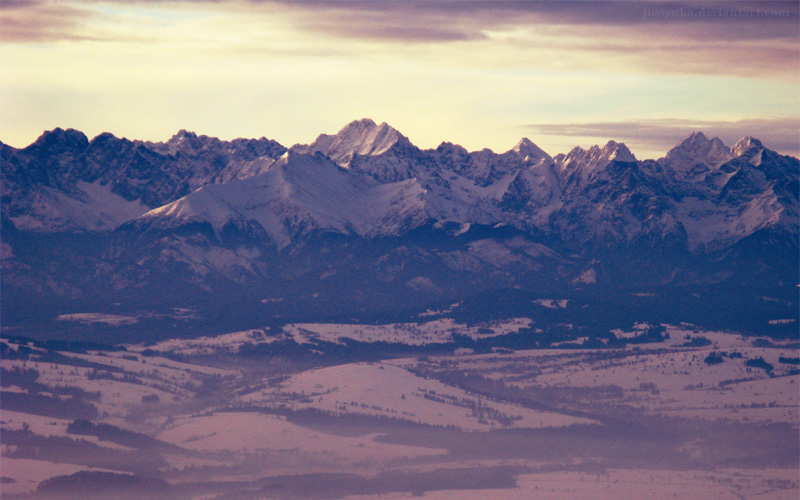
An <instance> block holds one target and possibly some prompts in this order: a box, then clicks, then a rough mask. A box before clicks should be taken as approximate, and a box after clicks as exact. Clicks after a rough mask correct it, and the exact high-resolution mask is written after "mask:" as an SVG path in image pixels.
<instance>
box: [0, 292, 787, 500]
mask: <svg viewBox="0 0 800 500" xmlns="http://www.w3.org/2000/svg"><path fill="white" fill-rule="evenodd" d="M539 305H540V306H542V307H545V308H559V307H567V304H566V303H561V301H560V299H553V300H546V301H543V302H542V303H541V304H539ZM455 306H456V305H454V306H453V307H455ZM533 326H534V325H533V324H532V322H531V320H529V319H526V318H516V319H510V320H506V321H497V322H493V323H485V324H481V325H474V326H470V327H467V326H466V325H462V324H459V323H456V322H454V321H453V320H451V319H436V320H432V321H427V322H421V323H399V324H388V325H345V324H342V325H333V324H289V325H286V326H285V327H284V328H283V329H282V330H274V331H273V330H267V329H257V330H247V331H240V332H233V333H230V334H227V335H223V336H216V337H206V338H199V339H191V340H165V341H163V342H160V343H158V344H156V345H150V346H145V345H136V346H127V349H126V350H120V351H88V352H66V351H65V352H58V353H53V352H48V351H46V350H45V349H43V348H39V347H36V346H35V345H32V344H31V345H24V344H19V343H15V342H10V341H8V340H6V339H0V343H2V344H3V345H4V346H5V347H4V349H5V352H6V353H8V356H7V358H3V359H2V361H1V362H0V364H1V365H2V368H3V370H4V377H10V378H8V379H4V380H5V381H4V382H3V391H4V393H5V395H6V396H5V397H6V398H7V399H5V401H6V403H3V401H0V427H2V431H3V433H4V439H3V441H4V442H3V443H2V446H1V448H2V462H0V465H1V467H0V475H2V476H3V478H5V479H3V481H4V482H3V483H2V484H1V485H0V486H1V487H2V491H3V498H5V497H6V496H8V495H14V494H16V493H23V492H28V491H33V490H35V489H36V487H37V485H38V483H39V482H40V481H42V480H43V479H46V478H48V477H52V476H55V475H64V474H71V473H74V472H77V471H80V470H94V469H92V468H93V467H98V464H97V463H95V462H92V460H93V459H92V458H91V457H92V456H94V454H97V453H104V454H107V458H104V459H103V460H105V462H104V463H103V465H102V466H103V467H106V466H107V467H108V468H109V469H110V470H113V471H116V472H119V473H130V472H131V471H132V470H134V469H135V466H132V465H131V463H130V460H131V458H130V457H148V458H147V460H151V461H152V462H153V463H154V464H157V465H155V467H157V469H158V471H159V472H158V474H160V477H163V478H164V479H165V480H167V481H169V482H171V483H173V484H176V485H191V484H195V482H203V481H206V482H207V481H216V482H220V484H227V483H225V482H226V481H230V482H231V483H230V484H231V485H232V486H230V488H233V489H236V488H239V487H240V486H233V485H239V484H240V483H241V484H245V483H247V482H248V481H252V482H253V483H252V486H249V487H245V486H241V487H243V488H245V489H247V488H254V491H256V490H258V488H259V487H260V486H258V484H261V483H258V481H260V480H261V479H262V478H265V477H283V476H281V475H286V477H291V476H292V475H293V474H298V473H302V474H322V476H320V477H321V478H322V479H320V480H321V481H323V480H327V479H325V478H326V477H328V476H325V474H330V473H337V474H350V475H351V476H348V477H362V476H363V477H364V478H367V479H369V478H380V477H382V476H381V474H383V473H385V472H386V471H394V472H397V473H398V474H400V475H401V476H398V477H405V478H408V477H411V478H412V479H413V477H416V476H414V475H413V474H422V476H421V477H427V476H424V474H428V473H433V472H431V471H436V470H439V469H442V468H445V469H450V468H453V469H458V468H461V469H464V468H466V469H465V470H467V471H469V470H470V469H469V468H474V469H475V470H476V471H477V470H489V469H491V468H492V467H501V468H502V467H505V466H514V467H518V468H519V469H518V471H517V472H514V473H513V477H514V478H516V479H515V484H516V487H503V488H498V487H496V486H492V485H491V484H492V483H491V481H489V482H487V483H486V486H485V488H487V489H470V488H472V487H475V485H473V486H471V487H470V488H467V489H459V488H455V489H440V490H437V489H436V488H434V489H433V490H430V489H429V490H428V491H420V492H416V493H419V494H421V495H422V497H423V498H429V499H434V500H449V499H465V500H470V499H486V498H491V499H499V500H503V499H507V500H517V499H529V498H543V499H548V498H550V499H562V498H587V499H596V500H606V499H612V498H613V499H616V498H640V497H648V498H654V499H660V498H664V499H671V498H692V499H715V500H716V499H727V498H730V499H738V498H748V499H750V498H754V499H763V500H778V499H788V498H797V497H798V493H800V488H799V487H798V465H797V462H798V460H797V456H798V453H796V452H797V451H798V449H799V448H800V443H798V442H797V436H798V428H800V375H798V368H800V366H799V365H798V362H800V360H798V350H797V348H796V345H792V343H791V342H790V341H783V342H781V341H776V340H769V339H755V338H752V337H743V336H741V335H738V334H732V333H726V332H712V331H701V330H699V329H697V328H695V327H693V326H691V325H679V326H675V325H662V328H663V332H664V333H665V334H666V337H665V338H664V340H662V341H661V342H647V343H642V340H643V339H645V337H646V336H647V335H648V332H651V331H652V329H653V328H657V327H655V326H653V325H647V324H637V325H635V326H634V327H633V328H631V329H630V330H625V331H623V330H615V331H614V332H613V333H614V335H615V337H616V338H617V339H623V340H624V341H626V342H628V344H627V345H624V344H618V345H617V347H615V348H605V349H595V348H580V345H579V344H581V340H580V339H579V340H577V341H576V340H572V341H569V342H567V343H565V344H564V346H565V348H563V349H559V348H556V347H551V348H548V349H537V350H518V351H511V350H508V349H503V350H502V351H501V352H492V353H480V354H476V353H473V352H470V351H469V350H459V351H458V352H453V351H449V352H450V354H446V355H445V354H441V353H445V352H448V350H447V349H442V350H439V351H437V352H438V353H439V354H436V355H433V354H432V355H426V356H420V357H405V358H395V359H382V360H376V361H346V362H345V361H335V360H334V361H331V360H329V359H327V358H325V356H324V355H323V354H320V353H315V352H316V351H315V349H317V348H320V349H324V346H325V345H326V344H330V343H334V344H343V343H345V342H346V339H350V340H353V341H358V342H363V343H376V342H385V343H387V344H390V343H406V344H408V345H409V346H410V347H409V348H411V347H413V346H417V347H426V348H427V347H430V346H435V345H436V344H439V343H447V342H450V341H451V340H452V339H453V337H454V336H461V335H463V336H468V337H471V338H476V339H477V338H482V337H492V336H499V335H504V334H506V333H510V332H517V331H519V330H520V329H526V331H532V332H534V334H536V330H535V329H533ZM659 331H661V330H659ZM292 340H293V341H294V342H295V343H296V344H295V345H296V346H299V347H303V348H307V349H309V350H310V352H311V353H312V354H311V355H310V357H308V358H306V359H304V360H302V361H297V362H296V363H295V362H293V361H291V360H290V359H287V358H282V357H275V358H271V357H265V358H255V359H253V358H248V359H247V360H246V362H244V361H243V362H237V361H236V360H237V359H238V358H237V356H238V355H239V354H238V352H239V349H240V348H241V347H242V346H246V345H250V346H255V345H259V344H271V343H275V342H278V341H279V342H280V343H284V344H286V343H289V344H291V343H292V342H291V341H292ZM650 340H652V338H650ZM275 345H279V344H275ZM593 345H595V346H596V345H597V344H593ZM566 347H568V348H566ZM217 355H222V356H220V357H216V356H217ZM181 356H182V357H183V358H181ZM203 360H206V361H208V360H224V363H223V362H222V361H220V364H219V366H207V365H205V364H203V363H202V361H203ZM237 363H238V364H237ZM12 381H13V383H12ZM26 397H30V398H32V399H31V401H30V402H29V403H25V398H26ZM37 398H38V399H37ZM9 401H10V402H11V403H13V405H14V406H13V407H8V404H10V403H9ZM76 401H77V402H81V403H80V405H83V406H80V405H78V406H76ZM76 408H77V409H76ZM87 408H89V409H92V410H96V411H95V413H94V414H93V415H94V416H91V417H89V418H90V419H91V420H92V421H93V422H95V423H97V424H107V425H110V426H111V427H105V428H102V429H105V430H104V432H105V433H106V434H104V435H103V437H102V438H101V437H99V436H95V435H84V434H81V435H76V434H70V433H67V432H66V430H67V426H68V425H70V424H71V423H73V421H74V420H75V418H77V417H76V416H75V415H76V414H75V412H76V411H78V410H80V411H83V412H85V411H88V410H87ZM62 411H64V412H66V411H69V412H72V413H69V415H72V416H63V417H62V416H59V415H60V414H59V412H62ZM65 415H66V414H65ZM620 422H622V423H620ZM615 426H621V427H615ZM665 426H666V427H665ZM629 428H634V429H640V430H641V429H650V430H648V431H647V433H645V434H644V435H637V436H636V437H631V438H629V437H628V436H627V434H628V429H629ZM661 428H665V429H666V430H665V432H667V434H668V435H669V436H670V438H669V440H667V441H664V440H662V438H661V437H659V432H660V429H661ZM606 429H607V430H606ZM128 431H133V432H134V434H125V432H128ZM648 433H652V437H651V436H650V435H649V434H648ZM715 433H716V434H715ZM726 433H730V434H726ZM712 434H713V435H712ZM114 436H116V437H114ZM148 436H149V437H148ZM148 439H150V440H151V441H148ZM606 440H607V441H606ZM70 443H72V444H70ZM765 447H766V448H765ZM662 448H663V454H658V453H657V454H655V455H652V454H651V451H649V450H653V449H657V450H661V449H662ZM620 450H621V451H620ZM662 455H663V456H662ZM51 456H52V457H56V456H58V459H55V458H51ZM626 457H632V458H630V459H628V458H626ZM637 457H638V458H637ZM764 457H769V460H768V461H765V460H766V459H765V458H764ZM48 459H52V460H54V461H55V460H57V461H58V462H60V463H55V462H50V461H48ZM133 460H134V462H135V460H138V459H136V458H134V459H133ZM620 460H623V461H625V460H628V462H625V463H626V464H627V465H625V464H621V462H619V461H620ZM106 464H107V465H106ZM587 464H588V465H587ZM621 465H625V466H621ZM734 466H735V467H738V468H737V469H733V468H732V467H734ZM132 467H133V469H132ZM487 468H488V469H487ZM151 473H152V472H151ZM353 474H355V475H356V476H352V475H353ZM403 474H405V475H406V476H403ZM465 474H469V472H465ZM369 480H372V479H369ZM406 480H410V479H406ZM275 481H280V480H279V479H276V480H275ZM348 481H355V482H353V483H352V484H356V485H357V484H359V483H358V481H357V480H354V479H348ZM376 481H377V479H376ZM243 482H244V483H243ZM247 484H251V483H247ZM343 484H351V483H348V482H347V481H345V483H343ZM376 484H377V483H376ZM380 485H381V488H383V490H381V491H384V493H382V494H381V495H380V496H375V495H373V496H369V495H366V496H364V495H362V496H358V495H355V494H353V495H350V496H348V497H347V498H351V499H353V500H355V499H362V500H366V499H368V498H369V499H371V498H405V497H408V496H410V495H411V494H412V492H411V491H406V490H404V489H403V488H405V487H400V486H398V487H397V489H392V488H393V487H392V482H391V481H389V482H388V483H387V482H383V483H380ZM187 487H188V486H187ZM477 487H478V488H482V487H483V486H480V484H478V485H477ZM353 488H356V486H353ZM447 488H450V486H447ZM223 490H224V488H223ZM423 490H424V489H423ZM193 491H201V489H197V490H193ZM220 491H222V490H220ZM231 491H233V490H231ZM343 491H345V493H343V496H346V491H349V490H343ZM353 491H356V490H353ZM287 495H289V493H287ZM292 495H295V493H292ZM10 498H13V497H10ZM193 498H196V499H197V500H200V499H201V498H203V499H207V500H212V499H214V498H215V497H214V495H211V494H207V493H202V494H201V493H198V494H197V495H195V496H193ZM253 498H254V499H255V498H261V497H257V496H256V497H253ZM281 498H282V497H281ZM287 498H288V497H287ZM293 498H305V497H303V494H300V493H297V494H296V496H295V497H293Z"/></svg>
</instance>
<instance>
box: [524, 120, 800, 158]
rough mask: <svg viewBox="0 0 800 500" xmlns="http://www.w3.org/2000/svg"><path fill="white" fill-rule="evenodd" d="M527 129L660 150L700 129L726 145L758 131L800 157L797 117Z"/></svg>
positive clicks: (771, 145)
mask: <svg viewBox="0 0 800 500" xmlns="http://www.w3.org/2000/svg"><path fill="white" fill-rule="evenodd" d="M523 128H524V129H525V130H526V131H528V132H529V133H533V134H538V135H544V136H555V137H571V138H575V137H581V138H589V139H593V140H595V141H597V142H605V141H607V140H609V139H616V140H620V141H622V142H625V143H626V144H627V145H628V146H630V147H631V148H633V150H634V153H635V151H636V150H637V149H639V150H646V151H663V152H664V153H666V152H667V151H668V150H669V149H670V148H672V147H673V146H675V145H676V144H678V143H679V142H680V141H681V140H683V139H685V138H686V137H687V136H689V134H691V133H692V132H696V131H701V132H703V133H705V134H706V135H708V136H709V137H715V136H716V137H720V138H721V139H722V140H723V142H725V144H727V145H728V146H731V145H733V144H734V143H735V142H736V141H737V140H738V139H740V138H742V137H744V136H747V135H758V139H760V140H761V141H762V142H763V143H764V145H765V146H766V147H768V148H770V149H773V150H776V151H778V152H780V153H782V154H789V155H792V156H795V157H800V122H798V120H797V119H796V118H791V117H778V118H752V119H744V120H732V121H725V120H686V119H675V118H666V119H655V120H630V121H614V122H593V123H549V124H527V125H524V126H523Z"/></svg>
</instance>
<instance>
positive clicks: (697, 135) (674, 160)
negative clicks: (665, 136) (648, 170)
mask: <svg viewBox="0 0 800 500" xmlns="http://www.w3.org/2000/svg"><path fill="white" fill-rule="evenodd" d="M730 158H731V150H730V149H729V148H728V147H727V146H725V144H724V143H723V142H722V141H721V140H720V139H719V138H718V137H714V138H713V139H709V138H708V137H706V135H705V134H704V133H703V132H699V131H697V132H692V134H691V135H689V137H687V138H686V139H684V140H683V141H681V142H680V143H679V144H678V145H677V146H675V147H674V148H672V149H670V150H669V152H668V153H667V155H666V157H665V160H666V163H667V164H668V166H669V167H670V169H671V170H672V171H673V172H675V173H676V174H678V175H685V174H687V173H688V172H690V171H696V170H697V167H698V166H700V167H702V169H708V168H712V167H715V166H717V165H720V164H722V163H724V162H725V161H727V160H729V159H730Z"/></svg>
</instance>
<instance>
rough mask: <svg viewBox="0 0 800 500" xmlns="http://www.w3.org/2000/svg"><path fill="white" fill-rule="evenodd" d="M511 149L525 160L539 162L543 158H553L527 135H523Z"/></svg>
mask: <svg viewBox="0 0 800 500" xmlns="http://www.w3.org/2000/svg"><path fill="white" fill-rule="evenodd" d="M511 151H513V152H515V153H517V154H518V155H519V156H520V157H522V158H523V159H524V160H526V161H529V162H533V163H538V162H540V161H542V160H547V161H550V160H551V159H552V158H551V157H550V155H549V154H547V153H546V152H545V151H544V150H542V148H540V147H539V146H537V145H536V144H534V143H533V141H531V140H530V139H528V138H527V137H523V138H522V139H520V141H519V142H518V143H517V145H516V146H514V147H513V148H511Z"/></svg>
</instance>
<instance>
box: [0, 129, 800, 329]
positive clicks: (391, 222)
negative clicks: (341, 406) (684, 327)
mask: <svg viewBox="0 0 800 500" xmlns="http://www.w3.org/2000/svg"><path fill="white" fill-rule="evenodd" d="M0 161H2V176H3V182H2V200H1V201H2V231H3V234H2V257H3V260H2V271H3V272H2V306H3V314H4V317H5V318H6V319H5V321H4V323H5V325H4V326H8V325H9V322H10V323H11V325H12V326H13V325H17V326H20V325H24V324H30V321H31V314H33V313H32V311H36V310H40V309H41V310H47V311H50V312H49V313H48V314H50V315H52V314H56V313H57V312H63V311H68V310H75V308H79V307H80V308H86V307H93V308H94V309H104V308H105V309H109V308H112V309H113V305H114V304H117V305H119V304H126V305H128V306H129V307H138V308H151V309H152V308H154V307H161V308H173V309H174V308H178V307H187V306H191V307H193V308H195V309H197V308H201V309H202V308H203V307H210V306H209V305H210V304H211V305H216V306H218V307H220V308H222V307H223V305H224V307H225V308H226V310H229V309H231V308H233V309H237V308H238V309H239V310H240V311H243V310H245V309H246V310H248V311H251V312H252V311H255V310H257V311H258V314H257V316H258V317H259V318H260V319H259V320H263V318H264V317H266V316H270V317H278V316H283V315H287V314H289V315H295V316H296V315H300V314H309V315H314V314H321V315H325V314H334V313H336V314H343V315H346V316H347V315H350V316H352V315H357V314H360V313H361V314H366V312H367V311H378V310H381V311H390V310H399V309H403V310H405V309H412V310H416V309H420V308H422V309H424V308H426V307H428V306H430V305H432V304H438V303H442V304H445V303H449V302H453V301H457V300H462V299H465V298H469V297H479V296H482V297H496V296H498V295H497V292H499V291H513V290H517V291H519V293H520V294H525V293H533V294H541V293H550V294H553V293H556V294H560V295H562V296H566V295H570V294H584V295H586V296H591V297H609V296H618V297H620V301H619V304H622V305H624V304H625V303H626V301H627V299H623V298H622V297H627V296H628V295H630V294H638V295H637V296H654V295H655V296H660V297H662V298H663V297H673V298H676V300H677V301H678V302H677V303H680V304H686V303H689V302H687V301H690V302H691V301H692V300H694V299H689V298H688V297H692V296H694V295H696V296H698V297H700V296H701V295H702V296H703V297H704V298H699V299H697V300H694V302H693V303H696V304H700V306H698V307H699V308H700V309H703V310H705V309H707V308H709V307H711V308H714V307H717V306H719V310H718V311H717V312H713V311H705V312H703V313H699V314H700V316H702V317H722V316H725V314H727V313H725V312H723V311H728V310H729V309H730V308H734V309H737V308H738V310H740V314H739V316H737V315H736V314H734V315H733V316H735V317H745V316H746V314H750V316H753V315H756V313H755V312H754V311H755V310H756V309H757V310H758V311H762V310H763V309H764V307H766V308H767V309H768V310H769V314H778V313H781V314H784V315H787V314H789V315H791V316H787V317H792V318H793V317H795V316H796V315H797V290H796V285H797V277H798V248H799V247H798V233H799V232H800V231H799V230H798V228H799V227H800V204H799V203H798V192H799V191H800V184H799V182H800V161H798V159H796V158H792V157H788V156H783V155H780V154H778V153H776V152H775V151H772V150H770V149H768V148H766V147H765V146H764V145H763V144H762V143H761V142H760V141H759V140H758V139H755V138H753V137H744V138H742V139H740V140H739V141H738V142H736V144H734V145H733V146H732V147H728V146H726V145H725V144H723V142H722V141H721V140H720V139H718V138H711V139H709V138H708V137H706V136H705V135H704V134H703V133H701V132H695V133H692V134H691V135H690V136H689V137H687V138H686V139H685V140H683V141H682V142H681V143H679V144H678V145H676V146H675V147H674V148H673V149H671V150H670V151H669V152H668V153H667V154H666V156H665V157H664V158H661V159H658V160H644V161H641V160H637V158H636V157H635V156H634V154H633V153H632V152H631V151H630V150H629V149H628V148H627V147H626V146H625V145H624V144H622V143H618V142H615V141H609V142H608V143H607V144H605V145H604V146H593V147H591V148H589V149H583V148H580V147H576V148H574V149H573V150H571V151H569V152H568V153H566V154H558V155H555V156H550V155H549V154H548V153H546V152H544V151H543V150H542V149H540V148H539V147H538V146H536V145H535V144H534V143H533V142H531V141H530V140H529V139H527V138H524V139H522V140H520V142H519V143H518V144H517V145H516V146H514V147H513V148H512V149H510V150H509V151H506V152H504V153H495V152H493V151H491V150H488V149H484V150H481V151H473V152H469V151H467V150H466V149H465V148H463V147H461V146H459V145H456V144H452V143H446V142H445V143H442V144H441V145H439V146H438V147H437V148H435V149H428V150H423V149H420V148H418V147H416V146H415V145H414V144H412V143H411V141H410V140H409V139H408V138H406V137H405V136H403V135H402V134H401V133H400V132H398V131H397V130H395V129H394V128H392V127H390V126H389V125H387V124H385V123H381V124H376V123H375V122H374V121H372V120H369V119H362V120H358V121H354V122H352V123H350V124H348V125H347V126H345V127H344V128H343V129H342V130H340V131H339V132H338V133H337V134H335V135H325V134H323V135H320V136H319V137H318V138H317V139H316V140H315V141H314V142H313V143H311V144H307V145H295V146H292V147H289V148H287V147H285V146H282V145H281V144H278V143H277V142H275V141H273V140H269V139H266V138H261V139H236V140H234V141H230V142H228V141H222V140H219V139H216V138H212V137H207V136H198V135H196V134H194V133H192V132H187V131H185V130H182V131H180V132H178V133H177V134H176V135H175V136H173V137H172V138H171V139H169V140H168V141H166V142H163V143H153V142H143V141H130V140H128V139H123V138H117V137H115V136H113V135H111V134H108V133H104V134H101V135H99V136H97V137H95V138H94V139H92V140H89V139H88V138H87V137H86V136H85V135H84V134H83V133H81V132H79V131H76V130H72V129H69V130H62V129H55V130H52V131H49V132H45V133H44V134H43V135H42V136H41V137H39V139H37V140H36V141H35V142H34V143H33V144H31V145H30V146H28V147H26V148H23V149H15V148H12V147H10V146H8V145H4V144H2V143H0ZM701 291H702V293H701ZM504 293H506V292H504ZM482 294H483V295H482ZM765 297H766V298H765ZM487 300H488V302H487V304H489V303H491V302H492V300H491V299H487ZM726 301H727V302H726ZM528 302H529V301H528ZM666 302H669V300H667V301H666ZM666 302H665V303H666ZM743 302H744V303H746V304H749V305H748V306H745V307H744V309H742V307H743V306H742V303H743ZM669 303H673V302H669ZM714 304H716V305H714ZM723 304H728V305H727V306H723ZM759 304H760V305H759ZM776 304H777V305H776ZM762 306H763V307H762ZM487 307H488V308H489V309H491V308H492V306H491V305H487ZM748 307H749V308H751V309H747V308H748ZM42 308H43V309H42ZM753 308H755V309H753ZM747 311H750V312H749V313H747ZM231 314H233V313H231ZM765 314H766V313H765ZM45 316H46V315H45ZM750 316H747V317H750ZM254 321H255V320H254Z"/></svg>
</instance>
